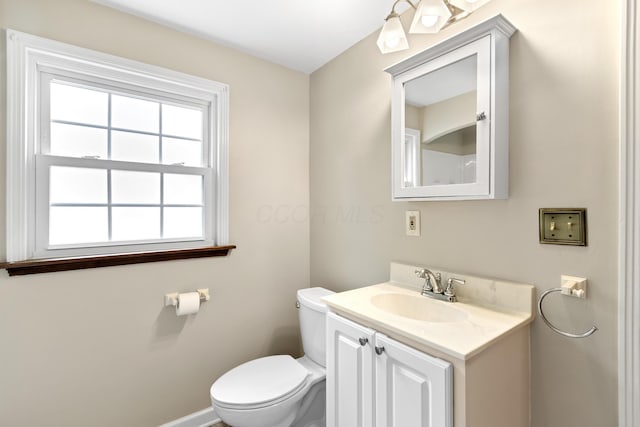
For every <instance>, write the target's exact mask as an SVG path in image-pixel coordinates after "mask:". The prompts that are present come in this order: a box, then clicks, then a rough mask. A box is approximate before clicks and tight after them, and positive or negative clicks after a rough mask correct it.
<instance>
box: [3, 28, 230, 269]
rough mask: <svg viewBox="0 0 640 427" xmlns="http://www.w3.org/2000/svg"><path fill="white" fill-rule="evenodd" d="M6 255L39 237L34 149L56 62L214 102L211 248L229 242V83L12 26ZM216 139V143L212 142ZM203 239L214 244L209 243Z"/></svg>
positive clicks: (26, 248)
mask: <svg viewBox="0 0 640 427" xmlns="http://www.w3.org/2000/svg"><path fill="white" fill-rule="evenodd" d="M6 40H7V143H6V146H7V185H6V187H7V188H6V191H7V212H6V214H7V224H6V230H7V242H6V244H7V262H8V263H14V262H17V261H27V260H30V259H33V254H32V253H31V252H32V250H33V248H34V247H35V240H34V239H35V237H34V236H33V233H29V230H30V229H31V230H33V229H34V228H33V227H35V209H34V208H33V207H34V206H35V191H34V189H35V180H36V177H35V173H32V172H33V171H35V164H34V162H35V154H36V152H37V151H36V146H37V135H36V132H39V129H36V126H35V125H36V120H37V114H38V113H39V110H38V104H39V103H38V99H37V95H38V92H37V87H38V84H39V81H38V76H39V73H40V70H42V71H48V70H50V69H51V68H54V69H57V70H67V71H71V72H76V70H78V69H81V70H83V72H85V73H86V74H87V75H92V74H93V75H96V76H100V77H102V78H109V79H112V80H113V81H117V82H122V83H123V84H132V85H138V86H141V87H145V86H146V85H149V84H152V85H153V87H154V88H156V89H159V90H163V91H166V92H167V93H173V94H176V95H177V96H192V97H194V98H197V99H202V100H207V101H208V102H210V103H211V106H212V108H210V109H209V114H210V116H209V117H208V119H209V121H210V122H211V123H213V124H214V128H213V129H210V132H209V135H208V138H209V140H208V141H206V143H207V144H208V145H209V147H210V150H208V157H209V158H208V159H207V160H208V164H209V165H210V167H211V168H212V169H213V172H214V177H213V186H214V190H213V191H214V193H213V214H214V224H213V227H214V245H215V246H214V247H219V246H225V245H227V244H228V241H229V227H228V222H229V213H228V203H229V194H228V192H229V182H228V170H229V166H228V155H229V153H228V138H229V131H228V129H229V113H228V111H229V86H228V85H226V84H223V83H218V82H215V81H212V80H208V79H205V78H201V77H196V76H192V75H188V74H185V73H181V72H178V71H173V70H169V69H166V68H162V67H158V66H154V65H149V64H144V63H141V62H138V61H134V60H130V59H125V58H121V57H117V56H113V55H109V54H105V53H101V52H97V51H94V50H90V49H85V48H81V47H77V46H73V45H69V44H66V43H61V42H57V41H54V40H49V39H45V38H41V37H38V36H33V35H30V34H26V33H22V32H18V31H15V30H11V29H7V39H6ZM214 141H215V143H212V142H214ZM203 246H210V244H209V245H204V244H203Z"/></svg>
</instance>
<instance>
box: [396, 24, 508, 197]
mask: <svg viewBox="0 0 640 427" xmlns="http://www.w3.org/2000/svg"><path fill="white" fill-rule="evenodd" d="M514 31H515V28H514V27H513V26H512V25H511V24H510V23H509V22H508V21H507V20H506V19H504V17H502V16H501V15H498V16H496V17H494V18H491V19H489V20H487V21H485V22H483V23H480V24H478V25H476V26H475V27H471V28H469V29H468V30H466V31H464V32H462V33H460V34H457V35H455V36H453V37H451V38H449V39H447V40H445V41H443V42H441V43H439V44H436V45H434V46H432V47H431V48H429V49H427V50H425V51H423V52H420V53H418V54H416V55H414V56H412V57H409V58H407V59H405V60H404V61H402V62H400V63H398V64H395V65H393V66H391V67H389V68H387V70H386V71H387V72H389V73H390V74H391V75H392V76H393V93H392V105H391V110H392V113H391V114H392V115H391V117H392V122H391V132H392V148H393V149H392V155H393V159H392V162H393V163H392V170H393V199H394V200H468V199H497V198H506V197H507V195H508V175H509V170H508V168H509V164H508V162H509V151H508V142H509V141H508V136H509V128H508V119H509V105H508V104H509V38H510V37H511V35H512V34H513V32H514Z"/></svg>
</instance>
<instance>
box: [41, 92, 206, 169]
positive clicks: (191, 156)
mask: <svg viewBox="0 0 640 427" xmlns="http://www.w3.org/2000/svg"><path fill="white" fill-rule="evenodd" d="M67 88H68V90H66V91H65V89H67ZM61 89H62V90H61ZM49 90H50V93H51V98H52V99H51V103H50V108H51V110H52V113H54V114H52V115H51V120H50V124H49V126H50V127H51V128H53V127H54V125H61V124H64V125H68V126H74V127H76V128H89V129H94V130H95V131H99V130H100V129H102V130H106V131H107V158H108V159H112V160H122V161H130V162H143V163H159V164H163V163H165V164H182V165H188V166H197V167H202V166H205V167H206V164H205V160H204V156H203V143H204V140H205V138H204V120H205V111H204V110H203V109H202V108H197V107H195V106H189V105H186V104H185V105H172V104H168V103H165V102H162V101H160V100H154V99H152V98H145V99H141V98H137V97H134V96H126V95H120V94H116V93H112V92H103V91H96V90H95V88H91V87H87V88H79V87H77V86H76V85H74V84H71V83H69V82H65V81H63V80H52V81H51V82H50V84H49ZM92 92H95V93H96V94H101V95H102V96H101V97H99V96H94V98H95V99H94V101H93V103H94V104H96V105H95V106H94V107H93V109H94V110H99V114H102V116H106V117H104V119H101V120H98V119H95V118H93V116H90V117H87V114H86V113H85V112H84V111H83V110H82V109H81V108H78V106H74V103H73V102H70V100H69V99H66V100H65V101H66V104H65V105H71V107H74V108H71V107H65V108H66V110H65V113H64V114H62V113H60V114H58V113H56V111H58V110H60V109H61V108H60V107H58V106H57V105H58V104H60V98H61V97H62V95H64V96H66V97H67V98H73V95H74V94H76V93H77V94H79V95H78V97H79V98H78V103H80V102H81V101H82V100H83V99H84V98H82V96H84V94H85V93H89V94H91V93H92ZM72 100H73V99H72ZM114 100H115V101H116V103H115V104H114ZM101 102H102V103H106V105H103V106H100V105H99V104H100V103H101ZM154 105H155V106H157V108H155V107H154ZM136 106H137V107H139V108H138V110H144V111H138V113H139V114H140V120H141V122H140V123H138V122H137V121H136V120H133V119H132V118H131V117H130V116H131V115H132V114H133V113H132V112H134V113H135V110H136V108H134V107H136ZM125 109H129V113H132V114H123V111H124V110H125ZM154 110H155V111H157V116H158V117H157V124H156V125H154V124H153V120H152V115H153V114H155V113H154ZM94 116H95V114H94ZM165 122H166V123H165ZM115 132H119V133H118V134H116V135H114V133H115ZM123 134H128V135H129V136H130V137H129V138H126V139H125V142H124V143H123V140H122V136H123ZM56 135H58V134H56ZM83 135H87V132H75V135H67V138H68V139H69V140H59V139H58V140H56V143H55V144H51V142H50V143H49V146H50V147H51V154H53V155H61V156H73V157H85V156H88V157H97V158H103V157H102V156H103V155H104V152H103V151H101V150H100V151H99V150H96V149H93V150H90V151H96V154H84V152H86V150H87V149H86V148H85V149H83V148H82V147H83V146H85V145H87V144H91V143H92V141H88V142H87V141H85V138H86V137H85V136H83ZM114 136H119V139H115V140H114ZM145 136H146V137H147V138H145ZM148 137H155V138H156V141H157V148H155V149H154V151H156V153H155V154H154V155H150V154H151V153H150V152H149V149H151V148H152V147H151V146H150V145H149V143H150V141H151V139H149V138H148ZM165 139H166V140H167V141H168V142H169V143H170V145H169V146H168V147H167V148H166V149H165V148H163V145H164V140H165ZM136 141H137V142H138V143H139V142H142V141H147V142H146V143H145V144H146V145H147V147H146V149H145V148H144V147H142V146H140V145H139V144H138V145H135V144H136ZM127 142H128V143H127ZM114 144H118V145H117V146H116V147H117V149H116V150H115V151H114ZM127 145H131V146H132V148H130V147H128V146H127ZM68 147H74V148H73V150H71V151H70V149H69V148H68ZM141 150H142V151H141ZM165 158H166V160H165Z"/></svg>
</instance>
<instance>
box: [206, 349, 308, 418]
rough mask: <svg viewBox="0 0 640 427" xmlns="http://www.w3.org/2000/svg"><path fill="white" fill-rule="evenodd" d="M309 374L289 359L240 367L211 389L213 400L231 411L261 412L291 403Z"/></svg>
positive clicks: (265, 359)
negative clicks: (273, 406) (253, 410)
mask: <svg viewBox="0 0 640 427" xmlns="http://www.w3.org/2000/svg"><path fill="white" fill-rule="evenodd" d="M309 375H310V373H309V371H308V370H307V369H306V368H305V367H304V366H302V365H301V364H300V363H298V362H297V361H296V360H295V359H294V358H293V357H291V356H289V355H278V356H268V357H262V358H260V359H255V360H251V361H249V362H247V363H244V364H242V365H240V366H237V367H235V368H233V369H232V370H230V371H229V372H227V373H226V374H224V375H223V376H221V377H220V378H219V379H218V380H217V381H216V382H215V383H214V384H213V386H212V387H211V399H212V400H213V401H214V402H215V404H216V405H217V406H220V407H224V408H228V409H238V410H241V409H245V410H247V409H258V408H263V407H266V406H271V405H275V404H277V403H280V402H283V401H285V400H287V399H290V398H291V397H293V396H294V395H296V394H297V393H299V392H300V391H301V390H302V389H304V388H305V386H306V385H307V378H308V377H309Z"/></svg>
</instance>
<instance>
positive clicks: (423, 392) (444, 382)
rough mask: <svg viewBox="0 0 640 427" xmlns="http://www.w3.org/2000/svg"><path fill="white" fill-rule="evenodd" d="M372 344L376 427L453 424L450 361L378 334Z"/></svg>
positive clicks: (430, 426)
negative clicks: (374, 372) (376, 350)
mask: <svg viewBox="0 0 640 427" xmlns="http://www.w3.org/2000/svg"><path fill="white" fill-rule="evenodd" d="M375 346H376V347H377V348H378V351H379V352H380V354H379V355H376V361H375V371H376V385H375V393H376V401H375V402H376V404H375V406H376V424H375V425H376V427H452V426H453V367H452V366H451V364H450V363H449V362H445V361H444V360H441V359H436V358H434V357H431V356H429V355H427V354H424V353H422V352H419V351H417V350H414V349H413V348H410V347H408V346H406V345H404V344H401V343H399V342H397V341H395V340H392V339H391V338H388V337H386V336H384V335H382V334H380V333H376V343H375ZM381 347H384V350H381Z"/></svg>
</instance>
